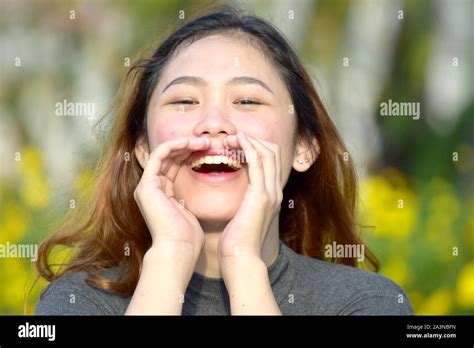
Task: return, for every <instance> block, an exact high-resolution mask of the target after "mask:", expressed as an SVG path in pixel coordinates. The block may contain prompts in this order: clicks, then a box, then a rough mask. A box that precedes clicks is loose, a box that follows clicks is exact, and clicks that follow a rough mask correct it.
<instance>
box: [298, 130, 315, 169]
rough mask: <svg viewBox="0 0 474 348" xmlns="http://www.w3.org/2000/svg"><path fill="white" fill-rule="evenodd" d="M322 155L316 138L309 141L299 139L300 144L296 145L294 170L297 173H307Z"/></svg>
mask: <svg viewBox="0 0 474 348" xmlns="http://www.w3.org/2000/svg"><path fill="white" fill-rule="evenodd" d="M319 153H320V148H319V141H318V139H316V137H313V138H311V141H308V139H306V138H303V137H299V140H298V144H297V145H296V149H295V155H294V159H293V169H294V170H296V171H297V172H305V171H307V170H308V169H309V168H310V167H311V166H312V165H313V163H314V162H316V159H317V158H318V156H319Z"/></svg>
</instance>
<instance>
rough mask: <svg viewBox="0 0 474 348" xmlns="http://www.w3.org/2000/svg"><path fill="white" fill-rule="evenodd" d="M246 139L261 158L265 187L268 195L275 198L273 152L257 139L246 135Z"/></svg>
mask: <svg viewBox="0 0 474 348" xmlns="http://www.w3.org/2000/svg"><path fill="white" fill-rule="evenodd" d="M247 139H248V140H249V141H250V142H251V143H252V144H253V146H255V148H256V149H257V153H258V154H259V156H260V157H261V159H262V164H263V175H264V178H265V187H266V189H267V192H268V193H269V195H270V197H271V198H272V199H273V200H276V164H275V154H274V153H273V151H272V150H270V149H269V148H268V147H266V146H265V145H263V144H262V143H261V142H260V141H259V140H257V139H255V138H252V137H251V136H247Z"/></svg>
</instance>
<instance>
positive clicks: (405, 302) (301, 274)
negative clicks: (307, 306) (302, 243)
mask: <svg viewBox="0 0 474 348" xmlns="http://www.w3.org/2000/svg"><path fill="white" fill-rule="evenodd" d="M285 247H286V246H285ZM286 249H287V253H288V256H289V258H290V260H291V263H292V264H293V267H294V268H295V273H296V274H295V278H296V279H295V283H296V284H298V285H297V286H296V285H295V289H296V288H298V287H300V288H305V289H312V290H313V291H310V292H308V291H307V290H306V294H307V296H308V297H310V298H309V299H308V300H309V301H311V300H312V301H313V302H314V304H315V306H316V308H317V311H318V313H317V314H332V315H390V314H391V315H412V314H413V309H412V307H411V305H410V301H409V299H408V297H407V295H406V293H405V291H404V290H403V289H402V288H401V287H400V286H399V285H398V284H397V283H395V282H394V281H393V280H391V279H389V278H387V277H385V276H383V275H381V274H378V273H375V272H371V271H368V270H363V269H360V268H356V267H351V266H346V265H342V264H335V263H330V262H326V261H322V260H318V259H315V258H312V257H308V256H303V255H300V254H298V253H296V252H294V251H293V250H291V249H290V248H288V247H286ZM320 312H323V313H320Z"/></svg>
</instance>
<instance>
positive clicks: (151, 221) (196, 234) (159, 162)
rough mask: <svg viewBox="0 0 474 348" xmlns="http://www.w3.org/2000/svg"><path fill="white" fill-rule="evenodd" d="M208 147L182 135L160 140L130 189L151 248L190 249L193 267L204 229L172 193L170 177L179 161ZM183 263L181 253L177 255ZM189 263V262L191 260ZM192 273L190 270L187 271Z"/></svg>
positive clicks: (172, 179) (202, 140)
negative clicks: (140, 175)
mask: <svg viewBox="0 0 474 348" xmlns="http://www.w3.org/2000/svg"><path fill="white" fill-rule="evenodd" d="M209 146H210V141H209V140H208V139H206V138H196V137H184V138H177V139H173V140H169V141H166V142H163V143H161V144H160V145H158V147H157V148H156V149H155V150H154V151H153V152H152V153H151V154H150V157H149V159H148V162H147V164H146V165H145V168H144V172H143V175H142V178H141V180H140V182H139V183H138V185H137V188H136V189H135V192H134V197H135V200H136V202H137V204H138V207H139V208H140V211H141V213H142V215H143V217H144V219H145V221H146V224H147V226H148V229H149V231H150V234H151V237H152V247H151V249H153V250H155V249H157V248H159V247H160V248H161V249H163V250H164V251H167V252H173V251H172V250H176V251H177V252H180V251H182V250H179V249H180V248H186V249H187V250H189V246H191V250H190V251H189V252H187V251H186V253H187V254H188V253H191V254H192V255H190V256H192V260H188V262H186V263H189V265H188V267H191V266H192V267H193V268H194V264H195V262H196V261H197V258H198V257H199V254H200V252H201V249H202V247H203V245H204V242H205V239H204V232H203V230H202V228H201V226H200V224H199V222H198V220H197V219H196V217H195V216H194V215H193V214H192V213H191V212H189V211H188V210H187V209H186V208H185V207H184V204H183V202H178V201H177V199H176V197H175V196H174V180H175V178H176V176H177V174H178V172H179V170H180V169H181V168H183V166H185V165H187V164H186V163H184V162H183V160H184V159H186V158H187V157H189V155H190V154H191V153H192V152H194V151H198V150H204V149H206V148H207V147H209ZM177 257H179V259H180V260H181V261H180V262H183V261H184V260H183V258H184V257H185V255H177ZM193 262H194V264H193V265H191V263H193ZM191 274H192V273H191Z"/></svg>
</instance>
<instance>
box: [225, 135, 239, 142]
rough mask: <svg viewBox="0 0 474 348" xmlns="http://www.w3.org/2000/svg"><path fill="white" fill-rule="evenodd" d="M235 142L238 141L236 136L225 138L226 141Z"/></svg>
mask: <svg viewBox="0 0 474 348" xmlns="http://www.w3.org/2000/svg"><path fill="white" fill-rule="evenodd" d="M235 140H237V137H236V136H235V135H228V136H227V137H226V138H225V141H235Z"/></svg>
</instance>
